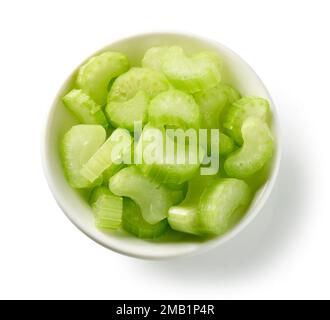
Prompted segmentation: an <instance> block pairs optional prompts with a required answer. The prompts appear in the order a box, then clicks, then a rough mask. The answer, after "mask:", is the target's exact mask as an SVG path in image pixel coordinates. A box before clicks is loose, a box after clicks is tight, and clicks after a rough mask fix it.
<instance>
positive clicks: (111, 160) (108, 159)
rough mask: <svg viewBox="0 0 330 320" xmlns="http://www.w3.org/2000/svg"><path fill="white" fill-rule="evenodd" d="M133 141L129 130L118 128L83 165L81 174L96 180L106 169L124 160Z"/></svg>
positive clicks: (90, 179)
mask: <svg viewBox="0 0 330 320" xmlns="http://www.w3.org/2000/svg"><path fill="white" fill-rule="evenodd" d="M131 143H132V138H131V136H130V134H129V132H128V131H127V130H125V129H116V130H115V131H114V132H113V133H112V134H111V136H110V137H109V138H108V139H107V141H106V142H105V143H104V144H103V145H102V146H101V147H100V148H99V149H98V150H97V151H96V152H95V154H94V155H93V156H92V157H91V158H90V159H89V160H88V162H87V163H86V164H85V165H84V166H83V167H82V169H81V171H80V173H81V175H82V176H83V177H84V178H86V179H88V180H89V181H91V182H93V181H95V180H96V179H97V178H98V177H99V176H100V175H101V174H102V173H103V171H104V170H106V169H107V168H109V167H111V166H116V165H118V164H120V163H121V162H122V161H123V158H124V157H125V154H126V153H127V152H129V151H130V148H131Z"/></svg>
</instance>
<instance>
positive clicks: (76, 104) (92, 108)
mask: <svg viewBox="0 0 330 320" xmlns="http://www.w3.org/2000/svg"><path fill="white" fill-rule="evenodd" d="M63 102H64V104H65V106H66V107H67V108H68V109H69V110H70V111H71V112H72V113H73V114H74V115H75V116H76V117H77V118H78V120H79V121H80V122H81V123H85V124H100V125H102V126H103V127H104V128H107V127H108V121H107V119H106V118H105V115H104V113H103V111H102V108H101V106H100V105H98V104H97V103H95V102H94V101H93V100H92V99H91V98H90V97H89V96H88V95H87V94H86V93H84V92H83V91H82V90H77V89H74V90H71V91H70V92H69V93H68V94H66V95H65V96H64V97H63Z"/></svg>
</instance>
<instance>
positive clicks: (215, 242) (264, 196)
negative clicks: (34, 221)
mask: <svg viewBox="0 0 330 320" xmlns="http://www.w3.org/2000/svg"><path fill="white" fill-rule="evenodd" d="M151 36H180V37H187V38H192V39H195V40H197V41H198V40H200V41H203V42H207V43H210V44H212V45H214V46H218V47H222V48H224V49H225V50H227V51H228V52H229V53H230V54H231V55H233V56H236V57H237V58H238V59H239V60H241V61H242V62H243V63H244V64H245V65H246V67H247V68H248V69H249V71H250V72H251V73H252V74H253V75H254V77H255V78H256V79H257V80H258V81H259V82H260V84H261V85H262V87H263V89H264V91H265V92H266V94H267V96H268V99H269V100H270V103H271V105H272V117H273V124H275V128H276V130H275V138H276V139H275V143H276V152H275V158H274V159H273V164H272V169H271V173H270V177H269V179H268V180H267V182H266V184H265V185H264V186H263V190H262V191H261V194H259V195H258V197H259V199H258V201H257V202H256V203H255V206H254V208H253V210H251V211H250V212H249V214H248V215H247V216H246V217H245V218H244V219H242V221H240V222H239V223H238V224H237V225H236V226H235V227H234V228H233V229H231V230H230V231H228V232H227V233H225V234H224V235H222V236H219V237H216V238H214V239H211V240H208V241H205V242H202V243H200V245H198V247H197V246H196V248H195V249H194V250H190V251H187V252H183V253H182V252H179V253H175V252H173V254H168V255H164V256H161V255H156V256H153V255H150V254H141V253H136V254H135V253H132V252H128V251H127V250H125V249H119V248H118V247H115V246H111V245H110V244H108V243H105V242H104V241H102V240H100V239H98V238H97V237H96V236H95V235H93V234H91V233H90V232H88V231H87V230H86V229H85V228H84V227H83V226H82V225H80V224H78V223H77V222H76V221H74V219H73V217H72V215H71V214H70V213H69V212H67V210H66V209H65V208H64V206H63V205H62V202H61V200H60V197H59V195H58V192H57V190H56V186H55V183H54V181H53V179H52V175H51V169H50V164H49V159H48V154H47V144H48V136H49V130H48V128H49V127H50V122H51V119H52V115H53V113H54V112H55V108H56V104H57V101H58V97H59V94H60V92H62V91H63V89H64V88H65V87H66V85H67V83H68V82H69V81H70V79H71V78H72V76H73V74H74V73H75V71H76V70H77V68H78V67H79V66H77V67H76V68H75V69H74V70H73V71H71V73H70V74H69V76H67V77H66V79H65V81H64V82H63V84H62V85H61V86H60V88H59V89H58V90H57V91H56V95H55V97H54V99H53V102H52V104H51V107H50V108H49V110H48V112H47V113H46V121H45V125H44V127H43V132H42V141H41V159H42V167H43V171H44V175H45V178H46V181H47V184H48V186H49V188H50V190H51V192H52V194H53V197H54V198H55V200H56V202H57V204H58V206H59V207H60V209H61V210H62V211H63V213H64V214H65V215H66V217H67V218H68V219H69V220H70V221H71V222H72V223H73V225H74V226H75V227H76V228H78V229H79V230H80V231H81V232H83V233H84V234H85V235H86V236H88V237H89V238H90V239H92V240H93V241H95V242H96V243H98V244H100V245H101V246H103V247H105V248H107V249H110V250H112V251H114V252H116V253H119V254H122V255H125V256H129V257H133V258H139V259H146V260H169V259H175V258H180V257H187V256H192V255H196V254H201V253H203V252H206V251H209V250H211V249H213V248H215V247H218V246H220V245H223V244H224V243H226V242H228V241H229V240H231V239H233V238H234V237H236V236H237V235H238V234H239V233H241V232H242V231H243V230H244V229H245V228H246V227H247V226H248V225H249V224H251V222H252V221H253V220H254V219H255V218H256V216H257V215H258V214H259V213H260V212H261V210H262V208H263V207H264V205H265V203H266V202H267V200H268V198H269V196H270V194H271V192H272V190H273V188H274V185H275V182H276V179H277V177H278V173H279V169H280V164H281V156H282V137H281V128H280V122H279V116H278V109H277V107H276V105H275V104H274V100H273V98H272V97H271V95H270V93H269V91H268V89H267V87H266V86H265V85H264V83H263V81H262V80H261V78H260V77H259V76H258V74H257V73H256V72H255V71H254V69H253V68H252V67H251V66H250V65H249V64H248V63H247V62H246V61H245V60H244V59H243V58H242V57H241V56H240V55H239V54H237V53H236V52H235V51H233V50H232V49H230V48H229V47H227V46H226V45H224V44H223V43H222V42H218V41H216V40H213V39H210V38H208V37H205V36H202V35H198V34H194V33H188V32H174V31H154V32H144V33H136V34H132V35H129V36H125V37H122V38H116V39H114V40H113V41H111V42H109V43H108V44H107V45H105V46H103V47H102V48H100V49H98V50H96V51H95V52H94V53H93V54H91V55H89V56H88V57H87V58H86V59H84V60H83V61H86V60H87V59H89V58H90V57H92V56H93V55H95V54H97V53H98V52H102V51H103V50H106V49H107V48H108V47H109V46H110V45H112V44H115V43H118V42H123V41H129V40H132V39H136V38H143V37H151ZM83 61H82V62H83Z"/></svg>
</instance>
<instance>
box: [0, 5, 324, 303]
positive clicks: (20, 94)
mask: <svg viewBox="0 0 330 320" xmlns="http://www.w3.org/2000/svg"><path fill="white" fill-rule="evenodd" d="M329 15H330V8H329V1H327V0H324V1H318V0H313V1H302V0H299V1H293V0H291V1H279V0H276V1H263V0H260V1H252V0H249V1H244V0H242V1H234V0H230V1H215V0H203V1H200V0H198V1H192V0H190V1H178V0H175V1H170V0H166V1H155V0H153V1H145V0H139V1H134V0H132V1H125V0H121V1H109V0H107V1H97V0H93V1H82V0H80V1H34V0H30V1H16V0H11V1H1V3H0V104H1V106H0V108H1V110H0V134H1V135H0V139H1V159H0V168H1V171H0V195H1V209H0V298H108V299H114V298H117V299H134V298H135V299H137V298H145V299H151V298H154V299H168V298H172V299H179V298H180V299H192V298H195V299H202V298H203V299H207V298H210V299H231V298H238V299H245V298H252V299H255V298H266V299H268V298H285V299H286V298H330V287H329V286H330V205H329V203H330V188H329V178H330V177H329V167H330V151H329V150H330V144H329V140H330V136H329V127H330V98H329V92H330V81H329V79H330V42H329V41H330V36H329V32H330V19H329ZM164 30H169V31H171V30H172V31H173V30H179V31H183V32H185V31H186V32H190V33H196V34H198V35H201V36H207V37H209V38H212V39H215V40H217V41H220V42H222V43H223V44H225V45H227V46H229V47H230V48H231V49H233V50H234V51H236V52H237V53H239V54H240V55H241V56H242V57H243V58H244V59H245V60H246V61H247V62H248V63H249V64H250V65H251V66H252V67H253V68H254V69H255V70H256V72H257V73H258V74H259V76H260V77H261V78H262V79H263V81H264V83H265V84H266V86H267V87H268V89H269V91H270V93H271V95H272V96H273V98H274V101H275V103H276V105H277V107H278V109H279V115H280V121H281V127H282V134H283V141H284V143H283V161H282V166H281V171H280V175H279V179H278V183H277V186H276V188H275V190H274V192H273V194H272V196H271V199H270V200H269V201H268V203H267V205H266V207H265V209H264V210H263V212H262V215H260V216H259V217H258V219H257V220H256V221H255V222H254V223H253V224H252V225H251V226H250V227H249V228H248V229H247V230H246V231H244V233H243V234H242V235H241V236H240V237H239V238H237V239H235V240H233V241H232V242H231V243H229V244H228V245H226V246H225V247H222V248H218V249H215V250H213V251H211V252H209V253H206V254H204V255H200V256H196V257H190V258H185V259H180V260H175V261H169V262H148V261H141V260H135V259H132V258H127V257H124V256H120V255H118V254H116V253H113V252H111V251H109V250H107V249H104V248H103V247H101V246H99V245H97V244H96V243H94V242H93V241H91V240H90V239H88V238H87V237H86V236H85V235H83V234H82V233H81V232H79V231H78V230H77V229H76V228H75V227H74V226H73V225H72V224H71V223H70V222H69V221H68V220H67V218H66V217H65V216H64V214H63V213H62V212H61V210H60V209H59V208H58V206H57V205H56V203H55V201H54V199H53V197H52V195H51V193H50V191H49V189H48V186H47V184H46V181H45V178H44V175H43V171H42V167H41V159H40V141H41V135H42V129H43V126H44V123H45V118H46V115H47V112H48V109H49V107H50V104H51V102H52V99H53V97H54V96H55V94H56V91H57V90H58V88H59V87H60V85H61V84H62V82H63V80H64V79H65V78H66V77H67V75H68V74H69V73H70V72H71V70H72V69H73V68H74V67H75V66H76V65H77V64H78V63H80V61H81V60H82V59H84V58H85V57H86V56H88V55H90V54H91V53H92V52H94V51H95V50H96V49H99V48H100V47H102V46H104V45H105V44H108V43H109V42H111V41H113V40H115V39H118V38H121V37H123V36H127V35H132V34H134V33H138V32H150V31H164ZM266 225H267V226H266Z"/></svg>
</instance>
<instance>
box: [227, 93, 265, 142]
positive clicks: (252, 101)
mask: <svg viewBox="0 0 330 320" xmlns="http://www.w3.org/2000/svg"><path fill="white" fill-rule="evenodd" d="M252 116H253V117H257V118H259V119H261V120H262V121H264V122H268V121H269V118H270V109H269V102H268V101H267V100H265V99H263V98H259V97H244V98H242V99H240V100H238V101H236V102H234V103H233V104H232V106H231V107H230V108H229V109H228V111H227V113H226V115H225V117H224V122H223V128H224V132H225V133H226V134H228V135H229V136H230V137H232V138H233V139H234V140H235V142H236V143H238V144H239V145H242V144H243V138H242V132H241V127H242V124H243V122H244V120H245V119H247V118H248V117H252Z"/></svg>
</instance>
